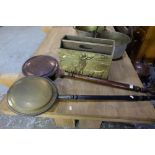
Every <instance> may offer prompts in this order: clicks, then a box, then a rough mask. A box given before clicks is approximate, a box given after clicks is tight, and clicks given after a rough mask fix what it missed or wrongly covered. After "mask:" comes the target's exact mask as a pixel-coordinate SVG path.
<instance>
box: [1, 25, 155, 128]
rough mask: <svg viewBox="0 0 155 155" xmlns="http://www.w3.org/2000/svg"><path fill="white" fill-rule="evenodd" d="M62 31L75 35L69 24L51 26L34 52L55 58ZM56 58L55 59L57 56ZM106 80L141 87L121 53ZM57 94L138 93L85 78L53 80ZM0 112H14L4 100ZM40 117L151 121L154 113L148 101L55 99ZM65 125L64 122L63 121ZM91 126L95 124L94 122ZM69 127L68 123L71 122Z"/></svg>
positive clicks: (133, 71)
mask: <svg viewBox="0 0 155 155" xmlns="http://www.w3.org/2000/svg"><path fill="white" fill-rule="evenodd" d="M66 34H76V33H75V31H74V29H73V28H72V27H54V28H52V29H51V30H50V32H49V33H48V35H47V37H46V39H45V40H44V41H43V43H42V44H41V46H40V47H39V49H38V50H37V52H36V53H35V54H36V55H38V54H42V53H44V54H47V55H51V56H54V57H56V58H58V50H59V45H60V40H61V38H62V37H63V36H64V35H66ZM58 59H59V58H58ZM109 79H110V80H115V81H118V82H127V83H133V84H135V85H138V86H142V83H141V82H140V80H139V78H138V75H137V73H136V72H135V70H134V68H133V66H132V64H131V61H130V59H129V58H128V56H127V55H126V54H124V57H123V59H121V60H117V61H113V62H112V66H111V70H110V74H109ZM55 83H56V85H57V87H58V91H59V94H62V95H63V94H81V95H82V94H94V95H95V94H96V95H110V94H113V95H117V94H119V95H121V94H122V95H132V94H137V95H138V94H140V93H136V92H134V93H133V92H130V91H125V90H121V89H117V88H111V87H107V86H102V85H98V84H93V83H90V82H86V81H80V80H75V79H69V78H64V79H57V80H56V81H55ZM0 112H3V113H7V114H11V115H12V114H14V113H13V112H11V111H10V110H9V108H8V107H7V104H6V99H4V100H3V102H2V103H1V104H0ZM40 116H42V117H51V118H58V119H70V120H75V119H77V120H99V121H115V122H131V123H135V122H143V123H152V122H155V112H154V107H153V105H151V104H150V102H118V101H114V102H90V101H86V102H73V101H65V102H62V101H61V102H60V101H59V102H57V103H56V104H55V105H54V106H53V107H52V108H51V109H50V110H49V111H48V112H46V113H44V114H42V115H40ZM64 124H65V123H64ZM94 125H95V124H94ZM71 126H72V124H71Z"/></svg>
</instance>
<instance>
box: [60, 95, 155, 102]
mask: <svg viewBox="0 0 155 155" xmlns="http://www.w3.org/2000/svg"><path fill="white" fill-rule="evenodd" d="M58 99H63V100H103V101H104V100H106V101H107V100H109V101H116V100H119V101H150V100H155V96H137V95H60V96H58Z"/></svg>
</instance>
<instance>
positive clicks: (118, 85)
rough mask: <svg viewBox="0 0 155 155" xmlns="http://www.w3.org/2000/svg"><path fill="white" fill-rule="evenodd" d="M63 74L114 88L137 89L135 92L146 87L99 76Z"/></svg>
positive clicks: (143, 90) (142, 90)
mask: <svg viewBox="0 0 155 155" xmlns="http://www.w3.org/2000/svg"><path fill="white" fill-rule="evenodd" d="M64 76H68V77H73V78H78V79H82V80H86V81H90V82H93V83H98V84H102V85H106V86H111V87H115V88H121V89H126V90H131V91H137V92H146V89H144V88H141V87H139V86H135V85H133V84H126V83H120V82H115V81H110V80H104V79H99V78H94V77H88V76H84V75H77V74H73V73H66V72H65V73H64Z"/></svg>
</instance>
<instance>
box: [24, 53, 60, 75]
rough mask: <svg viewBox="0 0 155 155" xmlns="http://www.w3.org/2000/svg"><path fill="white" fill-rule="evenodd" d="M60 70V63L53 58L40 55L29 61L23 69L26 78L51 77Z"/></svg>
mask: <svg viewBox="0 0 155 155" xmlns="http://www.w3.org/2000/svg"><path fill="white" fill-rule="evenodd" d="M57 70H58V61H57V60H56V59H54V58H53V57H51V56H47V55H38V56H34V57H32V58H30V59H28V60H27V61H26V62H25V63H24V64H23V67H22V72H23V74H24V75H25V76H29V75H34V76H41V77H51V76H53V75H55V74H56V72H57Z"/></svg>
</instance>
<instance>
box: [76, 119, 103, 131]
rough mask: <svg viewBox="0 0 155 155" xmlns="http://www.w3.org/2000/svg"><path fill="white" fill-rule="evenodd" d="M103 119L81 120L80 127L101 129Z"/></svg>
mask: <svg viewBox="0 0 155 155" xmlns="http://www.w3.org/2000/svg"><path fill="white" fill-rule="evenodd" d="M101 123H102V121H98V120H94V121H92V120H80V121H79V128H80V129H99V128H100V126H101Z"/></svg>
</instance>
